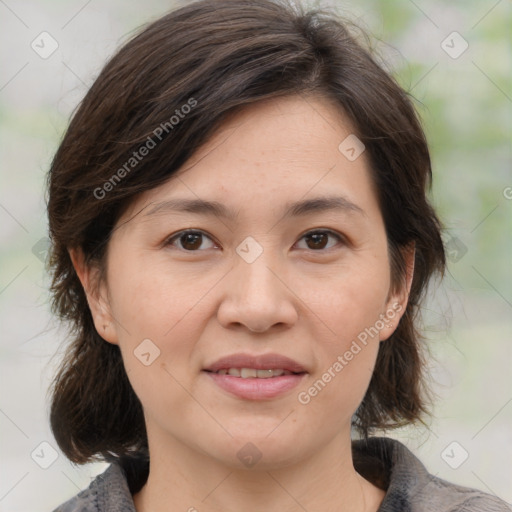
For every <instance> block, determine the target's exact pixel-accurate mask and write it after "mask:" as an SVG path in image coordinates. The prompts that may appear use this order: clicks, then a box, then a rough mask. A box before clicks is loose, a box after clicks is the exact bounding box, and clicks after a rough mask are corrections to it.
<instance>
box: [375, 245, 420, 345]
mask: <svg viewBox="0 0 512 512" xmlns="http://www.w3.org/2000/svg"><path fill="white" fill-rule="evenodd" d="M401 252H402V256H403V258H404V262H405V279H404V281H403V282H402V284H401V286H400V287H399V289H397V290H396V291H395V292H394V293H392V294H390V296H389V297H388V301H387V303H386V310H385V311H383V312H382V314H381V319H382V321H383V322H384V324H385V325H384V328H383V329H380V332H379V339H380V341H384V340H387V339H388V338H389V337H390V336H391V335H392V334H393V333H394V332H395V330H396V328H397V327H398V323H399V322H400V319H401V318H402V315H403V314H404V313H405V309H406V307H407V303H408V301H409V294H410V293H411V285H412V279H413V276H414V258H415V256H416V249H415V244H414V242H413V243H411V244H410V245H408V246H407V247H405V248H404V249H402V250H401Z"/></svg>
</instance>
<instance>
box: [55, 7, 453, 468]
mask: <svg viewBox="0 0 512 512" xmlns="http://www.w3.org/2000/svg"><path fill="white" fill-rule="evenodd" d="M294 94H300V95H310V94H313V95H321V96H323V97H326V98H329V99H331V100H334V101H335V102H336V104H338V105H339V107H340V111H342V112H344V113H345V115H346V116H347V117H348V119H350V121H351V123H352V126H353V128H354V130H355V133H356V134H357V136H358V137H359V139H361V141H362V142H363V143H364V144H365V146H366V155H367V156H368V158H369V162H370V167H371V172H372V178H373V181H374V183H375V185H376V192H377V195H378V201H379V205H380V208H381V211H382V214H383V217H384V222H385V226H386V232H387V237H388V245H389V254H390V261H391V276H392V282H393V285H394V286H395V287H398V286H400V284H401V283H403V278H404V275H405V268H404V258H403V250H404V249H405V248H407V247H409V246H410V245H411V244H414V246H415V250H416V253H415V271H414V278H413V282H412V288H411V291H410V297H409V302H408V305H407V308H406V311H405V314H404V316H403V317H402V319H401V321H400V322H399V325H398V327H397V329H396V331H395V332H394V334H393V335H392V336H391V337H390V339H389V340H387V341H386V342H385V343H381V345H380V348H379V353H378V358H377V363H376V368H375V371H374V373H373V376H372V379H371V382H370V385H369V388H368V390H367V393H366V395H365V397H364V400H363V402H362V403H361V405H360V407H359V409H358V410H357V412H356V415H355V417H354V426H355V427H356V428H357V429H359V431H360V432H361V433H362V434H364V435H368V433H369V432H372V431H373V430H374V429H377V428H390V427H396V426H400V425H404V424H407V423H410V422H413V421H416V420H418V419H421V415H422V413H424V412H426V407H425V400H424V391H425V390H424V384H423V383H424V377H423V366H424V365H423V360H422V356H421V354H422V352H421V350H420V348H421V347H420V336H419V333H418V332H417V326H416V323H417V314H418V312H419V303H420V299H421V298H422V296H423V295H424V293H425V289H426V286H427V284H428V282H429V279H430V278H431V276H432V275H433V274H434V273H435V272H436V271H440V272H441V273H442V272H443V271H444V265H445V255H444V249H443V244H442V240H441V235H440V224H439V221H438V219H437V217H436V215H435V213H434V211H433V209H432V207H431V206H430V204H429V202H428V199H427V197H426V193H427V191H428V189H429V187H430V182H431V163H430V157H429V151H428V147H427V143H426V140H425V136H424V133H423V131H422V128H421V125H420V123H419V121H418V118H417V115H416V113H415V110H414V108H413V106H412V103H411V101H410V99H409V97H408V95H407V93H406V92H404V91H403V90H402V89H401V87H400V86H399V85H398V84H397V83H396V82H395V81H394V79H393V78H392V77H391V76H390V75H389V74H388V73H387V72H385V71H384V70H383V69H382V68H381V67H380V66H379V64H377V62H376V60H375V58H374V57H372V56H371V54H370V52H369V51H368V50H367V49H365V48H364V47H363V46H362V45H361V44H360V43H359V42H358V41H357V39H356V37H355V36H354V35H352V34H351V32H350V31H349V30H348V28H347V24H346V23H345V22H342V21H341V20H340V18H339V17H338V16H337V15H336V14H334V13H332V12H329V11H328V10H325V9H315V10H311V11H306V10H305V9H304V8H303V7H300V6H292V5H289V4H287V3H285V0H282V1H281V0H275V1H271V0H257V1H255V0H250V1H249V0H242V1H239V0H237V1H231V0H202V1H196V2H192V3H189V4H188V5H186V6H184V7H182V8H180V9H178V10H175V11H173V12H171V13H169V14H167V15H165V16H164V17H162V18H160V19H158V20H157V21H155V22H153V23H152V24H150V25H149V26H147V27H146V28H145V29H144V30H143V31H141V32H140V33H139V34H138V35H137V36H136V37H134V38H133V39H132V40H130V41H129V42H128V43H127V44H125V45H124V46H123V47H122V48H121V49H120V50H119V51H118V53H117V54H116V55H114V57H113V58H111V59H110V61H109V62H108V63H107V64H106V66H105V67H104V68H103V70H102V71H101V73H100V75H99V76H98V78H97V79H96V81H95V82H94V84H93V85H92V87H91V88H90V90H89V91H88V93H87V95H86V96H85V98H84V99H83V101H82V102H81V104H80V106H79V108H78V109H77V111H76V112H75V114H74V116H73V118H72V120H71V122H70V125H69V127H68V130H67V132H66V134H65V136H64V138H63V140H62V142H61V144H60V147H59V148H58V151H57V153H56V155H55V157H54V160H53V162H52V165H51V169H50V172H49V175H48V190H49V199H48V216H49V226H50V234H51V238H52V242H53V244H52V249H51V252H50V255H51V257H50V267H51V270H52V277H53V281H52V288H51V291H52V293H53V303H52V305H53V308H54V311H55V312H56V313H57V314H59V315H60V317H61V318H62V319H65V320H68V321H69V322H70V325H71V327H72V329H71V335H72V340H71V342H70V344H69V346H68V347H67V352H66V354H65V358H64V361H63V363H62V365H61V367H60V369H59V371H58V374H57V375H56V377H55V380H54V383H53V387H52V397H51V411H50V422H51V428H52V431H53V433H54V435H55V439H56V440H57V443H58V444H59V446H60V448H61V449H62V451H63V452H64V453H65V454H66V456H67V457H68V458H69V459H70V460H71V461H73V462H76V463H85V462H88V461H91V460H112V458H113V457H125V456H129V455H130V454H133V453H141V452H145V451H147V436H146V430H145V424H144V416H143V410H142V406H141V403H140V402H139V400H138V398H137V396H136V395H135V393H134V391H133V389H132V387H131V385H130V383H129V381H128V378H127V376H126V373H125V370H124V366H123V362H122V358H121V353H120V351H119V348H118V347H117V346H115V345H112V344H110V343H107V342H106V341H105V340H103V339H102V338H101V336H100V335H99V334H98V332H97V331H96V329H95V327H94V324H93V320H92V316H91V313H90V310H89V307H88V304H87V300H86V296H85V293H84V290H83V288H82V285H81V283H80V281H79V279H78V277H77V274H76V272H75V270H74V268H73V266H72V262H71V259H70V256H69V252H68V250H69V249H70V248H81V249H82V251H83V253H84V255H85V258H86V262H87V263H88V264H90V265H99V266H100V267H101V264H102V262H103V259H104V256H105V248H106V246H107V244H108V240H109V236H110V234H111V232H112V229H113V227H114V226H115V224H116V222H117V220H118V219H119V217H120V215H121V214H122V212H123V210H124V209H125V208H126V207H127V205H128V204H130V202H131V201H133V199H134V198H135V196H136V195H137V194H139V193H141V192H142V191H145V190H149V189H152V188H154V187H157V186H158V185H160V184H162V183H164V182H165V181H166V180H168V179H169V178H170V177H171V176H172V175H173V174H174V173H175V172H176V171H177V170H178V169H179V168H180V166H181V165H182V164H183V163H185V161H186V160H187V159H188V158H189V157H190V156H191V155H192V154H193V153H194V152H195V151H196V150H197V149H198V148H199V147H200V146H201V145H202V144H203V143H205V142H206V141H207V140H208V138H209V137H211V136H212V134H214V133H215V131H216V130H217V129H218V128H219V126H220V125H221V124H222V123H223V121H225V120H226V119H227V118H228V116H229V115H230V114H232V113H234V112H236V111H238V110H240V109H241V108H243V107H244V105H248V104H252V103H254V102H257V101H259V100H263V99H268V98H276V97H281V96H285V95H294ZM185 105H188V107H187V108H185ZM180 112H181V113H182V114H185V113H186V115H180ZM173 117H174V118H175V119H173ZM178 118H179V120H178V121H176V120H177V119H178ZM150 140H151V141H152V142H153V143H154V146H152V147H151V151H149V152H147V154H146V156H145V157H144V158H143V159H140V161H139V160H137V161H136V162H135V161H131V160H130V159H131V158H134V152H137V151H139V150H141V148H142V147H143V146H146V147H149V141H150ZM340 142H341V141H340ZM127 162H131V163H130V165H129V166H127V165H126V164H127ZM123 169H124V171H123ZM108 183H110V185H109V184H108Z"/></svg>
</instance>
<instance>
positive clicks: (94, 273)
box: [69, 248, 117, 345]
mask: <svg viewBox="0 0 512 512" xmlns="http://www.w3.org/2000/svg"><path fill="white" fill-rule="evenodd" d="M69 256H70V258H71V262H72V263H73V267H74V268H75V272H76V274H77V276H78V279H80V282H81V283H82V287H83V289H84V291H85V295H86V297H87V303H88V304H89V309H90V311H91V315H92V318H93V320H94V326H95V327H96V331H97V332H98V334H99V335H100V336H101V337H102V338H103V339H104V340H105V341H108V342H109V343H113V344H115V345H117V333H116V330H115V324H114V322H113V317H112V313H111V311H110V304H109V302H108V300H107V293H106V286H105V283H104V282H102V281H101V279H100V275H99V272H100V271H99V269H98V268H97V267H94V266H91V265H88V264H87V263H86V261H85V257H84V254H83V251H82V250H81V248H73V249H69Z"/></svg>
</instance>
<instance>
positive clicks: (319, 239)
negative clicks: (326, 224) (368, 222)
mask: <svg viewBox="0 0 512 512" xmlns="http://www.w3.org/2000/svg"><path fill="white" fill-rule="evenodd" d="M329 237H331V238H335V239H337V240H338V242H341V243H342V244H343V243H344V242H345V240H344V239H343V237H342V236H341V235H338V234H337V233H335V232H334V231H330V230H319V231H310V232H309V233H306V234H305V235H303V236H302V237H301V239H300V240H303V239H304V240H306V245H307V247H299V249H311V250H314V251H318V250H322V249H330V248H331V247H333V246H334V245H336V244H333V243H331V244H330V245H329Z"/></svg>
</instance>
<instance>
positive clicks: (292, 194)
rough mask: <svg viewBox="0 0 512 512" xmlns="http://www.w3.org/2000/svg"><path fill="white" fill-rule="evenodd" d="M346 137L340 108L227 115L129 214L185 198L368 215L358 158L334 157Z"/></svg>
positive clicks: (259, 109) (278, 106) (262, 107)
mask: <svg viewBox="0 0 512 512" xmlns="http://www.w3.org/2000/svg"><path fill="white" fill-rule="evenodd" d="M350 137H354V135H353V128H352V126H351V123H350V122H349V121H348V120H347V119H346V117H345V116H344V115H343V112H342V111H341V108H339V106H337V105H335V104H334V103H333V102H332V101H330V100H327V99H325V98H323V97H316V96H308V97H306V96H291V97H283V98H274V99H272V100H270V101H264V102H258V103H256V104H253V105H250V106H248V107H245V108H243V109H242V110H240V111H238V112H237V113H235V114H233V115H231V117H230V118H228V120H226V121H225V122H224V123H223V124H222V125H221V126H220V128H219V129H218V130H217V131H216V132H215V133H214V134H213V136H212V137H211V138H210V139H209V140H208V142H207V143H205V144H204V145H203V146H201V147H200V148H199V149H198V150H197V151H196V152H195V153H194V154H193V156H192V157H191V158H189V160H188V161H187V162H186V163H185V164H184V165H183V166H182V167H181V168H180V169H179V170H178V172H177V173H175V174H174V175H173V176H172V177H171V178H170V179H169V181H168V182H167V183H165V184H164V185H161V186H160V187H157V188H156V189H153V190H150V191H148V192H146V193H144V194H143V195H142V196H141V197H140V198H139V200H138V201H137V204H136V205H135V206H134V208H135V207H136V208H137V209H138V210H140V209H141V208H145V207H147V206H149V205H151V204H158V203H159V202H164V201H168V200H169V199H173V198H183V197H186V198H189V199H195V200H201V199H204V200H209V201H216V202H218V203H220V204H225V203H227V202H229V203H230V204H232V205H233V206H234V209H235V210H237V211H240V210H241V211H247V212H250V210H251V209H254V210H255V211H256V210H260V213H261V208H264V209H273V207H274V206H276V207H277V205H279V207H280V208H281V207H282V206H283V205H289V204H291V203H292V202H297V201H298V200H299V199H308V197H317V196H332V195H334V194H336V195H339V194H341V195H343V196H344V197H345V198H346V199H347V201H349V202H352V203H354V204H358V203H362V204H363V205H365V206H366V208H368V207H369V206H370V205H371V203H372V202H373V203H376V197H375V193H374V190H373V186H372V182H371V179H370V176H369V171H368V168H367V160H366V155H365V154H364V152H363V153H362V154H361V155H360V156H359V157H358V158H356V159H353V160H350V159H348V158H347V157H346V155H345V154H344V153H343V151H341V150H340V145H341V146H343V141H345V140H347V138H350ZM341 149H343V147H342V148H341ZM374 206H375V205H374ZM361 207H362V208H363V206H361Z"/></svg>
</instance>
